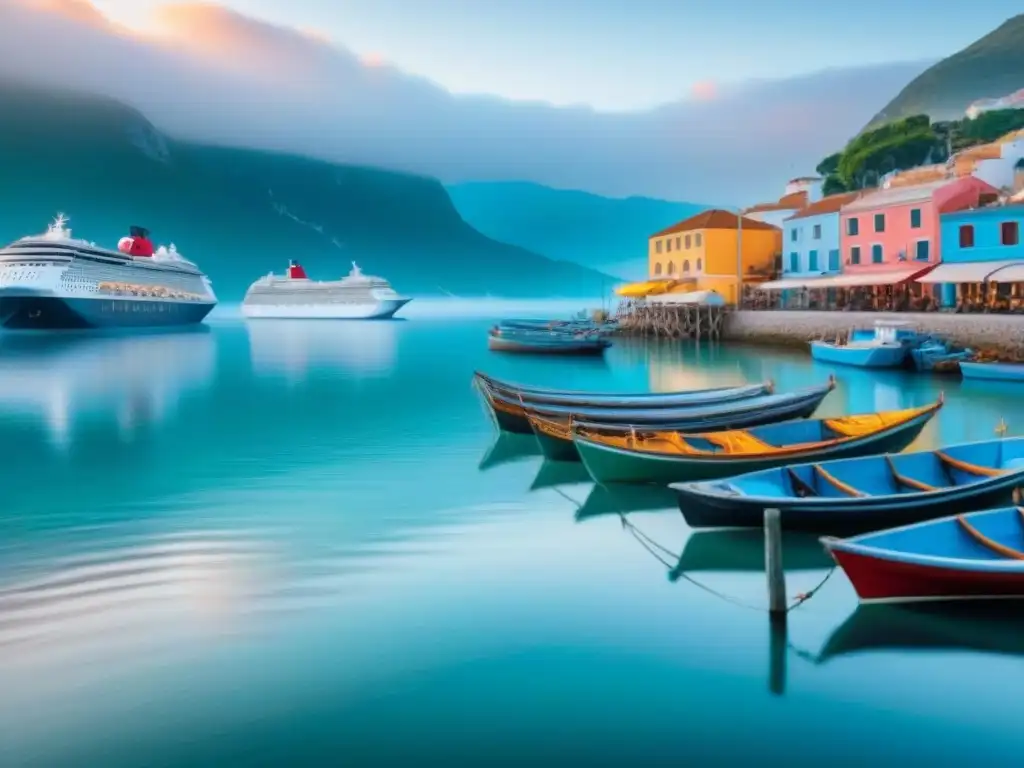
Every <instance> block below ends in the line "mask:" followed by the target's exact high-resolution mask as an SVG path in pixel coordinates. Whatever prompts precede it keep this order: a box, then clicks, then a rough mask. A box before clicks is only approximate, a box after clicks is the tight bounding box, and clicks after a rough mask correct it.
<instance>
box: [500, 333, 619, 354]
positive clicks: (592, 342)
mask: <svg viewBox="0 0 1024 768" xmlns="http://www.w3.org/2000/svg"><path fill="white" fill-rule="evenodd" d="M487 346H488V348H489V349H490V350H491V351H492V352H511V353H515V354H527V355H594V356H597V355H603V354H604V351H605V350H606V349H607V348H608V347H610V346H611V343H610V342H608V341H605V340H604V339H581V340H575V339H557V340H547V339H545V340H544V341H540V340H534V339H525V338H510V337H501V336H489V337H488V338H487Z"/></svg>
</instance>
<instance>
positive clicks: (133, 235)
mask: <svg viewBox="0 0 1024 768" xmlns="http://www.w3.org/2000/svg"><path fill="white" fill-rule="evenodd" d="M128 231H129V233H130V234H129V236H128V237H122V238H121V239H120V240H118V241H117V250H119V251H120V252H121V253H124V254H127V255H128V256H141V257H143V258H148V257H151V256H152V255H153V253H154V252H155V250H156V249H155V248H154V247H153V241H152V240H150V239H149V230H148V229H146V228H145V227H129V228H128Z"/></svg>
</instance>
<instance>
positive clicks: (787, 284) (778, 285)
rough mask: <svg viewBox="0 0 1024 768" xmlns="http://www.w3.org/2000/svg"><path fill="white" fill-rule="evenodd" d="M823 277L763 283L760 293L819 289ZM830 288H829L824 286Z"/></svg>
mask: <svg viewBox="0 0 1024 768" xmlns="http://www.w3.org/2000/svg"><path fill="white" fill-rule="evenodd" d="M824 279H825V277H824V276H823V275H813V276H808V277H787V278H783V279H782V280H771V281H770V282H767V283H761V284H760V285H759V286H757V290H759V291H790V290H793V289H794V288H817V287H818V284H819V283H820V282H821V281H822V280H824ZM824 287H828V286H824Z"/></svg>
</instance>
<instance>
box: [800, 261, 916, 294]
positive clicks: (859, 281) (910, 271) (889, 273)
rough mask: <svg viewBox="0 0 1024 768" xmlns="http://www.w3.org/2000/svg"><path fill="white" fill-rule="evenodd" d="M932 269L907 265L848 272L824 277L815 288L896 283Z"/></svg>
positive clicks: (863, 286)
mask: <svg viewBox="0 0 1024 768" xmlns="http://www.w3.org/2000/svg"><path fill="white" fill-rule="evenodd" d="M930 269H932V267H931V266H930V265H929V266H927V267H923V268H922V267H907V268H905V269H889V270H885V271H880V272H847V273H846V274H844V275H831V276H830V277H823V278H821V280H819V281H817V282H816V283H815V284H814V288H816V289H817V288H868V287H871V286H874V285H896V284H897V283H903V282H906V281H907V280H912V279H914V278H915V277H917V276H918V275H923V274H924V273H925V272H927V271H929V270H930Z"/></svg>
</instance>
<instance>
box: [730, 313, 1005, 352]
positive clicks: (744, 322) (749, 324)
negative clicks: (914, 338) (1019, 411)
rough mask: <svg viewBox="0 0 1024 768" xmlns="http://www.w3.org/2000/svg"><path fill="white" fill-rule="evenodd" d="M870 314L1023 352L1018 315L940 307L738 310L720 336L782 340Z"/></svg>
mask: <svg viewBox="0 0 1024 768" xmlns="http://www.w3.org/2000/svg"><path fill="white" fill-rule="evenodd" d="M876 320H889V321H896V322H905V323H912V324H913V325H915V326H916V327H917V328H918V329H919V330H922V331H930V332H933V333H935V334H938V335H941V336H943V337H945V338H947V339H949V340H951V341H954V342H956V343H958V344H961V345H963V346H968V347H971V348H973V349H995V350H999V351H1001V352H1004V353H1007V354H1012V355H1015V356H1024V315H1019V314H994V313H993V314H956V313H945V312H920V313H918V312H823V311H814V310H810V311H800V310H774V311H772V310H767V311H766V310H740V311H738V312H730V313H728V314H727V315H726V317H725V326H724V329H723V334H722V338H723V339H725V340H728V341H744V342H755V343H761V344H777V345H785V346H800V347H804V346H806V343H807V342H808V341H811V340H812V339H818V338H821V337H823V336H824V337H829V336H834V335H836V334H842V333H845V332H848V331H851V330H853V329H854V328H869V327H871V326H872V325H874V323H875V321H876Z"/></svg>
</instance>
